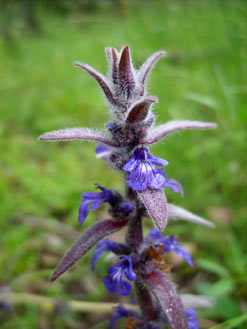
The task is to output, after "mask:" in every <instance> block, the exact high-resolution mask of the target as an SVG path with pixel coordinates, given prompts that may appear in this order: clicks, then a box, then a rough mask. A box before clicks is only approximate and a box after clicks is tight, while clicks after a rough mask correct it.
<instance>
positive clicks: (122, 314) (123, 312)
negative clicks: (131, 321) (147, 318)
mask: <svg viewBox="0 0 247 329" xmlns="http://www.w3.org/2000/svg"><path fill="white" fill-rule="evenodd" d="M133 315H134V312H132V311H129V310H127V309H126V308H125V307H124V306H123V305H121V304H120V305H118V306H117V307H116V308H115V310H114V313H113V314H112V316H111V319H110V329H112V328H113V327H114V326H115V323H116V322H117V321H118V320H119V319H120V318H127V317H128V316H133Z"/></svg>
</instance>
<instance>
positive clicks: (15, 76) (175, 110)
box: [0, 0, 247, 329]
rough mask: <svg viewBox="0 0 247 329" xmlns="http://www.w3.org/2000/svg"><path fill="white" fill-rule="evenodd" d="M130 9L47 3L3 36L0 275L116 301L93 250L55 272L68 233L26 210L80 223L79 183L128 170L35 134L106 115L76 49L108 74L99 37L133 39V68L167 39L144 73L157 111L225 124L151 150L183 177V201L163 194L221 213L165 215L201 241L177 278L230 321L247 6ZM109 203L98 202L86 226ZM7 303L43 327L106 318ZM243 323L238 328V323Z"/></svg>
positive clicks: (23, 323)
mask: <svg viewBox="0 0 247 329" xmlns="http://www.w3.org/2000/svg"><path fill="white" fill-rule="evenodd" d="M122 9H124V10H123V13H122V14H121V12H119V11H117V10H116V9H114V8H109V7H102V8H101V9H98V11H95V12H93V13H83V12H80V13H74V14H71V15H68V16H64V17H61V16H57V15H55V14H51V13H48V12H47V11H45V10H44V9H40V11H39V12H38V14H39V20H40V22H41V26H42V31H41V33H40V34H38V35H36V34H30V33H25V32H24V31H23V30H22V29H21V28H20V27H19V26H18V25H17V26H13V27H12V30H11V32H12V33H13V36H14V37H13V40H12V41H11V42H10V43H7V44H6V43H5V42H4V41H3V40H1V39H0V71H1V77H2V84H1V87H0V119H1V120H0V137H1V138H0V148H1V158H0V170H1V176H0V200H1V202H0V213H1V220H0V229H1V232H2V234H1V238H0V242H1V249H0V283H1V284H2V285H7V286H9V287H10V289H12V290H13V291H17V292H24V291H25V292H26V291H31V292H34V293H39V294H43V295H47V296H56V297H58V296H59V297H63V298H67V299H70V298H77V299H83V300H97V301H98V300H102V301H103V300H105V301H107V300H109V301H110V300H112V296H108V295H106V294H105V291H104V288H103V284H102V282H101V278H102V277H103V276H104V275H105V273H106V271H107V265H106V264H105V263H104V261H102V262H101V263H100V265H101V266H99V267H98V270H97V273H96V274H95V275H94V276H93V277H92V274H91V273H90V272H89V266H88V265H89V262H90V256H87V257H86V258H85V262H84V263H83V262H80V263H78V265H77V266H76V268H75V270H74V271H71V272H70V273H69V274H67V275H66V276H64V278H63V279H61V280H60V281H59V282H57V283H54V284H49V283H48V278H49V275H50V273H51V271H52V268H54V266H56V264H57V262H58V260H59V257H61V255H62V253H63V252H64V251H65V250H66V248H67V247H68V246H69V245H70V243H71V240H70V239H68V241H66V240H67V239H64V237H62V236H61V235H59V234H57V232H56V231H52V230H50V229H47V228H44V227H43V228H42V227H41V228H40V229H37V228H34V227H32V221H35V220H36V219H39V218H44V219H46V220H48V221H59V222H61V223H63V225H64V229H66V228H67V226H69V227H71V228H73V229H74V230H75V231H78V233H79V232H80V231H81V230H82V228H81V227H79V226H78V223H77V211H78V206H79V204H80V194H81V193H82V192H84V191H91V190H92V189H93V184H94V182H99V183H100V184H102V185H103V186H104V185H105V186H108V187H111V188H115V189H120V190H121V189H122V181H121V179H120V175H119V173H116V172H112V171H110V170H109V169H108V168H107V166H106V164H104V163H102V162H100V161H96V160H95V156H94V145H93V144H87V143H80V142H78V143H71V144H70V143H60V144H56V143H40V142H38V141H37V137H38V136H39V135H40V134H42V133H44V132H46V131H49V130H53V129H59V128H65V127H76V126H86V127H97V128H100V127H102V125H103V124H102V123H103V122H105V121H107V120H108V118H109V116H108V113H107V106H106V104H105V103H104V101H103V98H102V97H101V93H100V91H99V89H98V87H97V85H96V84H95V83H94V81H93V80H92V79H91V78H90V77H89V76H87V75H86V73H84V72H82V71H80V70H78V69H77V68H75V67H73V66H72V63H73V62H74V61H75V60H79V61H82V62H86V63H89V64H90V65H92V66H94V67H95V68H97V69H98V70H100V71H102V72H106V70H107V67H106V60H105V58H104V47H105V46H114V47H117V48H120V47H121V46H122V45H124V44H129V45H131V49H132V54H133V58H134V61H135V64H136V65H137V66H139V65H140V64H141V63H142V62H143V61H144V60H145V58H146V57H147V56H149V55H150V54H151V53H152V52H155V51H157V50H159V49H165V50H166V51H167V54H168V55H167V58H165V59H163V60H162V61H160V62H159V64H157V66H156V68H155V69H154V71H153V74H152V77H151V79H150V80H149V84H150V87H149V94H151V95H157V96H158V97H159V104H158V105H157V107H156V109H155V112H156V114H157V116H158V118H157V122H158V123H161V122H164V121H167V120H171V119H191V120H201V121H213V122H217V123H218V125H219V127H218V129H217V130H215V131H208V132H205V131H202V132H200V131H191V132H184V133H181V134H180V133H179V134H177V135H176V136H171V137H170V138H168V139H167V140H166V141H165V142H161V143H159V144H157V145H155V146H154V147H153V148H152V152H153V153H154V154H155V155H158V156H160V157H163V158H165V159H167V160H168V161H169V163H170V166H169V167H168V168H167V173H168V176H172V177H175V178H176V179H178V180H179V181H181V182H182V184H183V186H184V190H185V198H184V199H183V200H181V199H180V197H179V196H176V195H174V194H173V193H172V192H171V193H169V192H168V198H169V199H170V200H172V201H174V202H175V203H177V204H179V205H181V206H184V207H186V208H187V209H189V210H191V211H193V212H195V213H198V214H200V215H202V216H205V217H206V218H210V219H211V220H214V221H215V222H216V224H217V228H216V229H215V230H213V231H212V230H208V229H205V228H200V227H195V226H193V225H190V224H184V223H178V224H174V225H171V226H170V227H168V229H167V234H171V233H177V234H179V236H180V240H182V241H185V242H187V243H189V244H192V245H193V246H194V248H195V252H194V254H193V258H194V260H195V263H196V268H195V269H194V270H188V269H187V268H186V266H183V267H182V269H181V275H180V277H179V279H178V282H180V288H181V289H183V290H186V287H188V288H189V289H190V290H191V291H193V292H195V293H205V294H206V295H209V296H213V297H214V298H215V299H216V305H215V307H214V308H213V309H211V310H207V311H206V312H199V315H200V317H202V318H203V319H204V318H208V319H210V320H211V321H212V325H213V323H215V324H216V323H221V322H223V321H229V320H230V319H232V318H235V317H238V316H240V315H241V314H242V313H243V312H244V310H246V303H245V302H244V301H245V300H246V299H247V288H246V285H247V282H246V274H245V272H246V267H247V260H246V253H245V252H244V250H245V248H246V234H247V230H246V219H245V218H246V211H247V208H246V204H245V202H246V197H247V195H246V194H247V192H246V191H247V190H246V163H245V162H246V131H245V128H246V121H247V118H246V91H247V84H246V39H245V37H246V21H245V19H244V17H245V16H244V15H245V14H246V4H245V2H244V1H235V2H233V1H225V2H221V1H186V2H185V1H178V0H176V1H172V2H169V1H153V2H143V3H142V4H141V5H140V3H138V2H137V3H134V4H132V5H130V4H128V5H127V3H126V5H125V6H124V7H123V8H122ZM137 9H138V10H137ZM103 215H104V213H103V212H102V211H99V212H97V213H93V214H90V216H89V218H88V219H87V221H86V223H85V225H84V224H83V225H84V228H85V227H87V226H88V225H90V224H91V223H92V221H94V220H97V219H99V218H102V216H103ZM28 217H33V219H30V221H29V222H30V225H27V224H24V223H23V220H24V219H26V218H28ZM147 225H150V223H148V222H147ZM197 260H198V261H197ZM88 282H92V284H91V283H90V284H89V283H88ZM183 285H185V286H183ZM95 286H97V288H95ZM59 310H60V309H59ZM13 312H14V313H13V314H14V317H11V318H10V317H8V316H7V315H4V314H3V313H2V314H1V313H0V321H1V317H2V320H3V321H1V322H2V323H3V326H2V328H3V329H9V328H17V327H18V328H25V329H34V328H37V324H38V323H41V322H42V321H44V322H45V321H46V322H45V323H46V324H44V325H43V327H44V328H49V325H50V326H52V328H54V329H57V328H58V329H60V328H68V327H69V328H79V323H81V324H82V327H80V328H88V325H89V324H90V325H92V326H93V323H94V324H95V325H96V323H97V322H98V320H100V319H96V318H93V317H92V316H90V315H80V316H79V315H78V314H74V313H71V312H69V311H67V312H65V311H64V312H62V311H61V312H60V313H59V314H60V318H59V317H58V316H56V315H57V313H56V314H50V313H49V312H48V311H47V310H42V309H41V310H40V309H38V308H37V307H35V306H32V305H26V306H18V307H14V310H13ZM61 317H62V318H61ZM102 320H106V317H102ZM49 321H50V322H49ZM243 321H244V320H243ZM47 323H48V324H47ZM40 326H42V324H40ZM238 326H239V328H244V324H243V322H242V324H241V323H240V324H238ZM241 326H242V327H241ZM43 327H42V328H43ZM105 327H107V324H105V323H104V324H102V325H101V327H100V326H99V325H98V326H95V328H102V329H103V328H105ZM205 327H210V324H209V325H207V324H206V325H205ZM229 328H230V327H229Z"/></svg>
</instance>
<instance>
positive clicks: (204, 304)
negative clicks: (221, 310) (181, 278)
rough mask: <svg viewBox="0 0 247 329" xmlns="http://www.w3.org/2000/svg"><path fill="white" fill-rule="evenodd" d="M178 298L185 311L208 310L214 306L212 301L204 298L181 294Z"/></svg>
mask: <svg viewBox="0 0 247 329" xmlns="http://www.w3.org/2000/svg"><path fill="white" fill-rule="evenodd" d="M180 297H181V299H182V303H183V305H184V308H185V310H188V309H190V308H210V307H213V306H214V299H212V298H209V297H206V296H201V295H191V294H181V295H180Z"/></svg>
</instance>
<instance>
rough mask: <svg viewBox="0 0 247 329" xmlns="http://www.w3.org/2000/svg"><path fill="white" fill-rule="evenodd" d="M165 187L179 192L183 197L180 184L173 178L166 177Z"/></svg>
mask: <svg viewBox="0 0 247 329" xmlns="http://www.w3.org/2000/svg"><path fill="white" fill-rule="evenodd" d="M165 187H168V188H169V189H171V190H172V191H174V192H177V193H179V194H180V195H181V196H182V197H184V190H183V187H182V185H181V184H180V183H179V182H178V181H176V180H175V179H171V178H169V179H167V180H166V182H165Z"/></svg>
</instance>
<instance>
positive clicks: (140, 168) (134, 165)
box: [123, 147, 168, 191]
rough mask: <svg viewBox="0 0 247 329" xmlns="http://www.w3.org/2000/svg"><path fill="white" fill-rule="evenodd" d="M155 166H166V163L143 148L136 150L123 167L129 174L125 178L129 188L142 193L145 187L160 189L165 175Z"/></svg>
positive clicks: (164, 182) (164, 181) (164, 180)
mask: <svg viewBox="0 0 247 329" xmlns="http://www.w3.org/2000/svg"><path fill="white" fill-rule="evenodd" d="M155 165H156V166H166V165H168V161H166V160H164V159H161V158H157V157H155V156H153V155H151V154H150V153H148V149H147V148H144V147H140V148H136V149H135V151H134V153H133V156H132V158H131V159H130V160H129V161H128V162H127V163H126V164H125V165H124V166H123V170H124V171H126V172H130V173H129V175H128V178H127V181H128V184H129V186H130V187H131V188H132V189H133V190H135V191H144V190H146V189H147V187H149V188H151V189H161V188H163V187H164V186H165V184H166V180H167V177H166V174H165V173H164V172H163V171H162V170H161V169H156V168H155Z"/></svg>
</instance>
